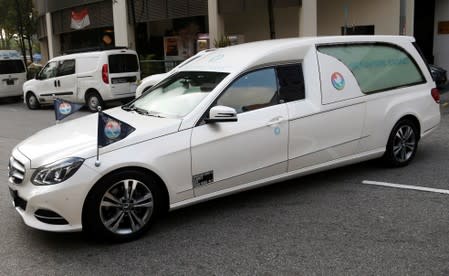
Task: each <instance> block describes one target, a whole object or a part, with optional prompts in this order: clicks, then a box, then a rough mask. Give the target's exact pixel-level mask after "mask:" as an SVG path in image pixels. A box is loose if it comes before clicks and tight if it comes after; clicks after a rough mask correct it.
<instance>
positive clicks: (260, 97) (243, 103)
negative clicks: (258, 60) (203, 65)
mask: <svg viewBox="0 0 449 276" xmlns="http://www.w3.org/2000/svg"><path fill="white" fill-rule="evenodd" d="M277 90H278V89H277V80H276V73H275V71H274V69H273V68H269V69H262V70H258V71H254V72H250V73H248V74H245V75H243V76H241V77H240V78H239V79H237V80H236V81H235V82H234V83H233V84H231V86H229V87H228V88H227V89H226V91H225V92H224V94H222V95H221V96H220V98H219V99H218V100H217V105H224V106H228V107H232V108H234V109H235V110H236V111H237V113H242V112H246V111H251V110H256V109H259V108H263V107H267V106H270V105H275V104H277V103H279V100H278V93H277Z"/></svg>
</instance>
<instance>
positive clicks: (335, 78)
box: [331, 72, 345, 90]
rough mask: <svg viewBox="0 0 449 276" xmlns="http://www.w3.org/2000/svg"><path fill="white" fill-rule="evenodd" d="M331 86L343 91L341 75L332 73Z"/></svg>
mask: <svg viewBox="0 0 449 276" xmlns="http://www.w3.org/2000/svg"><path fill="white" fill-rule="evenodd" d="M331 81H332V85H333V86H334V88H335V89H337V90H343V88H345V78H344V77H343V75H342V74H340V73H338V72H334V73H333V74H332V77H331Z"/></svg>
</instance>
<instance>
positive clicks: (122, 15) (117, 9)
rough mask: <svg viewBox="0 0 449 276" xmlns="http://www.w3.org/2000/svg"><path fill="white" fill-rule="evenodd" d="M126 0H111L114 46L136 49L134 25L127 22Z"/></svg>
mask: <svg viewBox="0 0 449 276" xmlns="http://www.w3.org/2000/svg"><path fill="white" fill-rule="evenodd" d="M126 2H127V0H115V1H112V14H113V19H114V37H115V46H117V47H128V48H129V49H134V50H135V49H136V38H135V35H134V25H133V24H129V23H128V22H129V19H128V9H127V7H128V5H127V3H126Z"/></svg>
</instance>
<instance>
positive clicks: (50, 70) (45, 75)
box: [39, 61, 58, 80]
mask: <svg viewBox="0 0 449 276" xmlns="http://www.w3.org/2000/svg"><path fill="white" fill-rule="evenodd" d="M57 70H58V63H57V62H56V61H51V62H49V63H47V65H45V67H44V69H42V71H41V72H40V73H39V79H41V80H45V79H49V78H54V77H56V73H57Z"/></svg>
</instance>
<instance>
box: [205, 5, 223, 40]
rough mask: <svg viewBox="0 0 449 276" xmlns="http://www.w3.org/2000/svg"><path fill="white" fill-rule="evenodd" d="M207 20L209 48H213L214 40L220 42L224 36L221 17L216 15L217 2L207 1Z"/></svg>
mask: <svg viewBox="0 0 449 276" xmlns="http://www.w3.org/2000/svg"><path fill="white" fill-rule="evenodd" d="M207 8H208V15H209V16H208V19H209V41H210V45H209V47H210V48H215V43H214V42H215V40H217V41H218V40H220V37H221V36H222V35H224V34H225V33H224V20H223V16H221V15H220V14H219V13H218V0H208V1H207Z"/></svg>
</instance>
